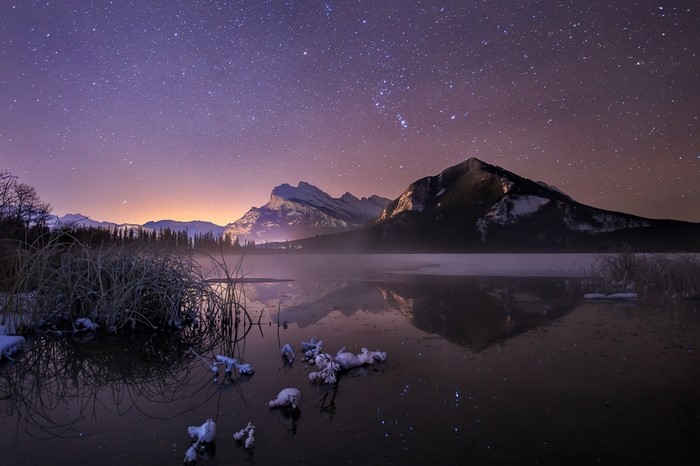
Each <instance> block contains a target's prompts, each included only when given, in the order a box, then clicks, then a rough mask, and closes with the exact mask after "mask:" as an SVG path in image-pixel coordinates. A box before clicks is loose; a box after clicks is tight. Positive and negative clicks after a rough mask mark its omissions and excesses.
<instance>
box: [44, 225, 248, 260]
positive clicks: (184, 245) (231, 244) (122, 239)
mask: <svg viewBox="0 0 700 466" xmlns="http://www.w3.org/2000/svg"><path fill="white" fill-rule="evenodd" d="M54 231H56V232H58V233H59V234H61V233H63V234H65V235H70V236H71V237H72V238H74V239H75V240H76V241H78V242H80V243H81V244H84V245H86V246H100V247H102V246H126V245H133V244H144V245H149V246H154V247H158V248H163V249H168V250H190V251H201V252H208V253H219V252H224V253H234V252H240V251H241V250H242V249H243V247H244V246H245V247H248V248H250V247H254V243H246V244H245V245H241V244H240V243H239V241H238V238H237V237H235V236H232V235H230V234H228V233H227V234H225V235H223V236H221V235H215V234H214V233H213V232H211V231H209V232H206V233H197V234H194V235H190V234H189V233H188V232H187V230H179V231H176V230H173V229H171V228H169V227H164V228H161V229H158V230H155V229H147V228H143V227H140V226H138V227H123V226H122V227H120V226H114V227H109V228H106V227H94V226H85V225H77V224H76V225H62V226H59V227H57V228H55V229H54Z"/></svg>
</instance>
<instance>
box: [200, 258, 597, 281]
mask: <svg viewBox="0 0 700 466" xmlns="http://www.w3.org/2000/svg"><path fill="white" fill-rule="evenodd" d="M601 257H602V256H601V255H600V254H249V255H246V256H244V257H243V258H242V271H243V273H244V274H245V275H246V276H249V277H267V278H289V279H299V278H306V279H334V280H352V279H359V280H377V279H386V278H387V277H389V276H392V275H393V276H398V275H406V274H411V275H438V276H444V275H454V276H504V277H505V276H512V277H527V276H532V277H579V276H583V275H586V274H587V273H588V272H589V271H590V268H591V266H592V265H594V264H595V263H596V261H598V260H600V258H601ZM240 259H241V257H240V256H227V257H226V262H227V264H228V265H229V267H231V266H232V265H234V264H236V263H237V262H238V260H240ZM202 263H203V264H205V265H206V263H207V261H206V260H203V261H202Z"/></svg>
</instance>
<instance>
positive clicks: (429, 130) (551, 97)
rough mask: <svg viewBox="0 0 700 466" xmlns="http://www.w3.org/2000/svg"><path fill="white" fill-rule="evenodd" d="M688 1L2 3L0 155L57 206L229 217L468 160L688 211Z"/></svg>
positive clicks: (691, 171)
mask: <svg viewBox="0 0 700 466" xmlns="http://www.w3.org/2000/svg"><path fill="white" fill-rule="evenodd" d="M698 24H700V5H697V2H695V1H674V2H664V1H656V2H648V1H629V0H606V1H596V0H594V1H588V2H573V1H567V0H560V1H549V0H542V1H527V2H525V1H515V0H510V1H497V0H494V1H444V2H436V1H431V2H421V1H396V0H393V1H392V0H383V1H376V0H372V1H351V0H343V1H330V0H329V1H326V2H323V1H322V2H314V1H287V2H282V1H269V2H268V1H262V0H255V1H216V0H212V1H193V0H180V1H175V0H162V1H145V0H139V1H120V0H114V1H111V2H109V1H98V0H94V1H87V0H84V1H83V0H60V1H51V0H45V1H41V2H39V1H33V0H17V1H10V0H4V1H2V2H0V169H2V168H7V169H10V170H11V171H12V172H13V173H14V174H15V175H17V176H19V178H20V180H21V181H23V182H25V183H28V184H30V185H32V186H34V187H35V188H36V189H37V191H38V193H39V195H40V196H41V198H42V200H44V201H47V202H50V203H51V204H52V205H53V207H54V213H56V214H59V215H63V214H65V213H69V212H71V213H75V212H80V213H82V214H84V215H88V216H90V217H91V218H94V219H96V220H109V221H115V222H138V223H143V222H145V221H147V220H159V219H165V218H170V219H175V220H194V219H201V220H210V221H214V222H216V223H219V224H226V223H229V222H232V221H234V220H236V219H238V218H239V217H240V216H241V215H242V214H243V213H245V211H246V210H248V208H250V207H251V206H253V205H255V206H259V205H262V204H264V203H265V202H267V200H268V197H269V194H270V191H271V190H272V188H273V187H274V186H275V185H279V184H281V183H290V184H293V185H296V183H297V182H298V181H307V182H310V183H312V184H314V185H316V186H318V187H319V188H321V189H323V190H324V191H326V192H328V193H329V194H331V195H333V196H336V197H337V196H340V195H342V194H343V193H345V192H346V191H349V192H351V193H353V194H355V195H356V196H368V195H371V194H379V195H382V196H385V197H388V198H395V197H397V196H398V195H399V194H400V193H401V192H402V191H403V190H404V189H405V188H406V186H407V185H408V184H409V183H411V182H413V181H415V180H416V179H418V178H421V177H423V176H428V175H434V174H437V173H439V172H440V171H441V170H442V169H444V168H446V167H448V166H450V165H453V164H456V163H459V162H461V161H462V160H464V159H466V158H468V157H478V158H480V159H482V160H484V161H485V162H488V163H492V164H496V165H500V166H502V167H503V168H506V169H508V170H511V171H514V172H516V173H518V174H520V175H523V176H526V177H528V178H531V179H534V180H542V181H545V182H546V183H548V184H551V185H554V186H556V187H558V188H559V189H561V190H562V191H564V192H566V193H567V194H569V195H571V196H572V197H573V198H574V199H576V200H578V201H580V202H583V203H586V204H590V205H593V206H596V207H601V208H605V209H611V210H619V211H624V212H629V213H633V214H637V215H643V216H648V217H664V218H677V219H683V220H691V221H696V222H697V221H700V57H699V56H698V53H700V27H698Z"/></svg>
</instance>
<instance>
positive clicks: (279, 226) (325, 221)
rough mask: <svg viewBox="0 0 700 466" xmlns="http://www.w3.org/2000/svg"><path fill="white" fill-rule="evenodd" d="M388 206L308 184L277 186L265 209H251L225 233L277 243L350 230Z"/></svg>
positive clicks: (385, 201) (377, 199)
mask: <svg viewBox="0 0 700 466" xmlns="http://www.w3.org/2000/svg"><path fill="white" fill-rule="evenodd" d="M388 203H389V199H385V198H382V197H379V196H371V197H369V198H366V197H363V198H362V199H358V198H356V197H355V196H353V195H352V194H350V193H345V194H343V195H342V196H341V197H340V198H333V197H331V196H330V195H328V194H327V193H325V192H323V191H321V190H320V189H318V188H317V187H316V186H313V185H311V184H309V183H305V182H300V183H299V185H298V186H296V187H294V186H290V185H288V184H282V185H280V186H277V187H275V188H274V189H273V190H272V194H271V195H270V200H269V202H268V203H267V204H265V205H264V206H262V207H253V208H251V209H250V210H249V211H248V212H247V213H246V214H245V215H244V216H243V217H241V218H240V219H238V220H236V221H235V222H233V223H231V224H229V225H227V226H226V229H225V234H230V235H231V236H235V237H238V239H239V241H240V242H241V243H244V242H246V241H250V240H252V241H255V242H256V243H261V242H277V241H287V240H295V239H299V238H306V237H310V236H315V235H319V234H327V233H334V232H339V231H347V230H350V229H353V228H358V227H360V226H363V225H365V224H367V222H370V221H373V220H375V219H376V218H377V217H378V216H379V214H380V213H381V212H382V210H383V209H384V207H385V206H386V205H387V204H388Z"/></svg>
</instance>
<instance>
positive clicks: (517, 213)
mask: <svg viewBox="0 0 700 466" xmlns="http://www.w3.org/2000/svg"><path fill="white" fill-rule="evenodd" d="M549 202H550V200H549V199H546V198H544V197H540V196H504V197H503V198H502V199H501V200H500V201H498V202H496V203H495V204H494V205H493V206H492V207H491V209H490V210H489V211H488V212H487V213H486V215H485V216H484V218H486V219H487V220H489V221H491V222H494V223H499V224H501V225H511V224H513V223H515V222H517V221H518V219H519V218H520V217H526V216H528V215H532V214H534V213H535V212H537V211H538V210H540V209H541V208H542V207H544V206H546V205H547V204H549Z"/></svg>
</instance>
